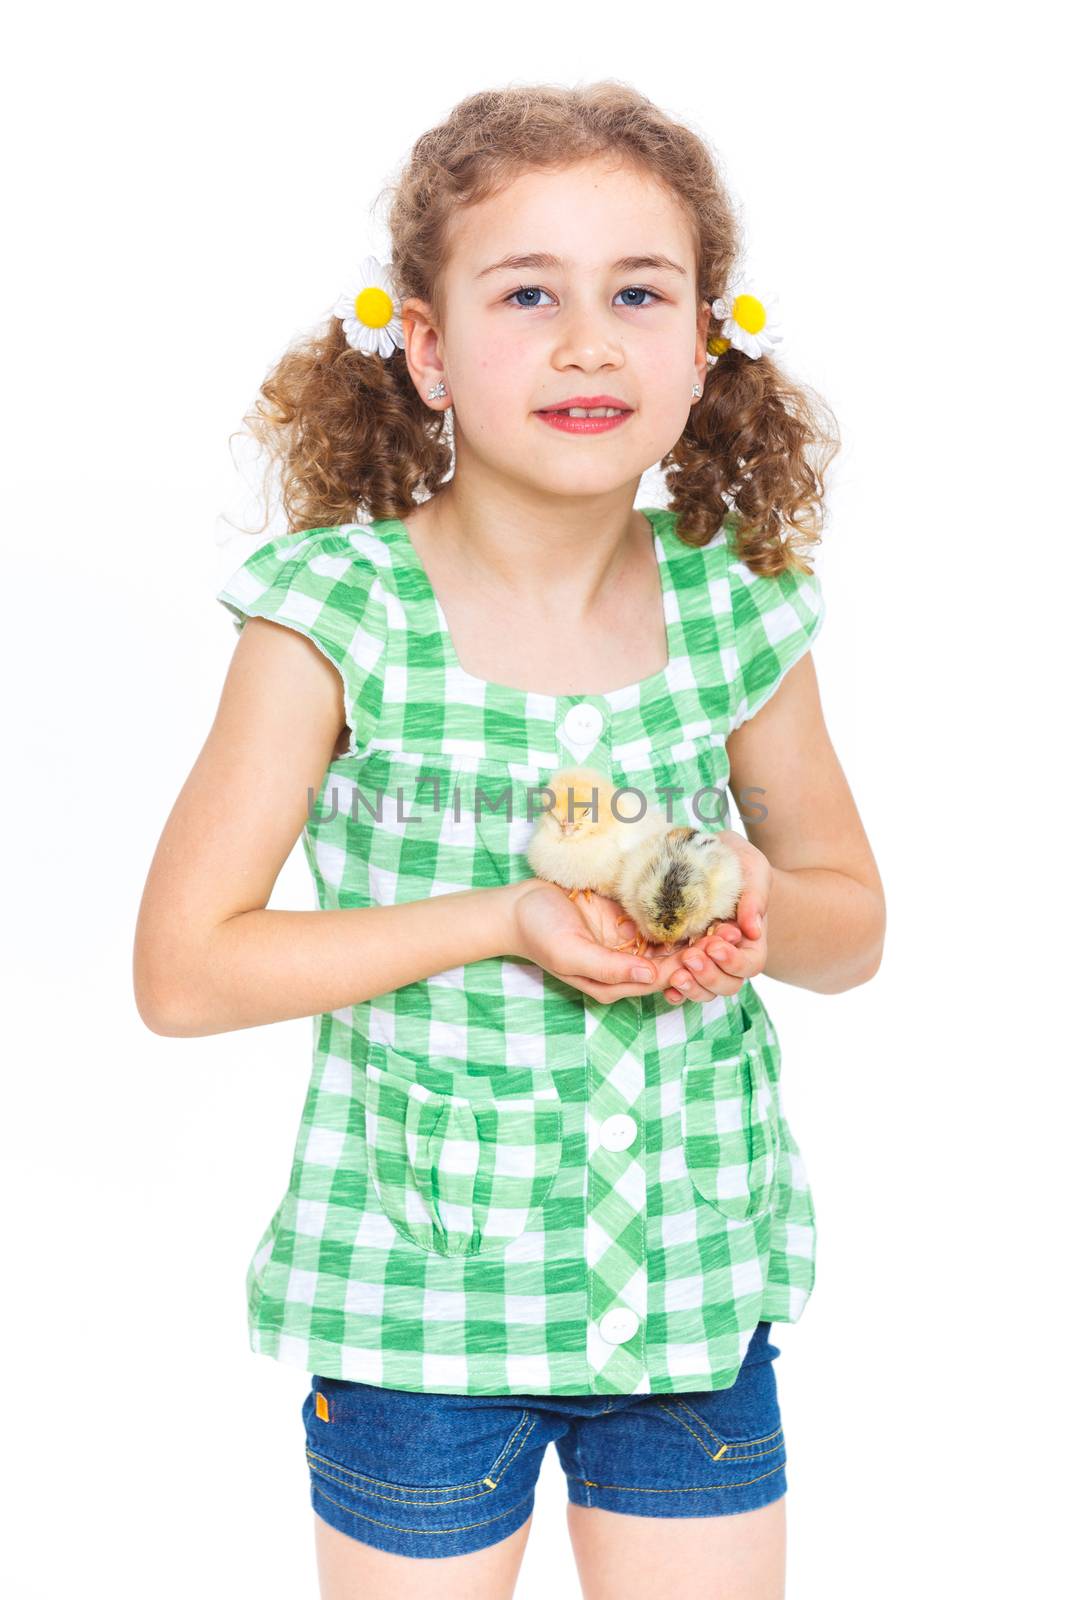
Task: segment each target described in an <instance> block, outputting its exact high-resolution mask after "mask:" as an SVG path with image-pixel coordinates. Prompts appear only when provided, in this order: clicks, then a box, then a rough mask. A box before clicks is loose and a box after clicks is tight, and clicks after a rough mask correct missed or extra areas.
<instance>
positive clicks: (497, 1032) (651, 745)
mask: <svg viewBox="0 0 1067 1600" xmlns="http://www.w3.org/2000/svg"><path fill="white" fill-rule="evenodd" d="M643 514H644V515H645V517H646V518H647V519H648V521H649V523H650V528H651V533H652V537H653V542H654V546H655V551H656V555H657V559H658V562H659V571H660V576H661V587H662V598H663V620H664V625H665V629H666V635H667V643H668V661H667V664H666V666H665V667H664V668H663V669H662V670H661V671H660V672H658V673H655V674H653V675H652V676H651V677H649V678H646V679H643V680H641V681H640V682H637V683H633V684H629V685H626V686H624V687H622V688H619V689H616V690H613V691H611V692H609V693H608V694H587V695H581V694H573V695H564V696H553V695H545V694H536V693H532V692H526V691H521V690H518V689H514V688H510V687H508V686H506V685H501V684H495V683H491V682H487V681H485V680H482V679H478V678H475V677H473V676H472V675H470V674H468V673H467V672H466V671H465V670H464V668H463V667H462V665H461V664H460V662H459V660H458V658H457V656H456V652H455V649H454V646H453V644H452V640H451V638H450V636H449V633H448V629H447V626H446V624H445V619H444V615H443V613H442V611H441V608H440V605H439V604H438V602H437V598H436V596H435V594H434V592H433V590H432V587H431V585H430V583H429V580H428V577H427V575H426V572H425V570H424V568H423V567H422V563H421V561H420V560H419V558H418V556H417V554H416V552H415V550H414V547H413V546H412V544H411V541H410V539H409V538H408V535H407V530H406V528H405V526H404V524H403V523H402V522H401V521H397V520H395V519H379V520H378V521H376V522H373V523H371V524H369V525H362V524H355V523H353V524H349V525H344V526H340V527H334V528H315V529H311V530H309V531H307V532H302V533H293V534H289V535H285V536H283V537H281V538H277V539H273V540H270V541H268V543H266V544H265V545H262V546H260V548H259V549H257V550H256V551H254V552H253V554H252V555H250V556H249V557H248V559H247V560H246V561H245V562H244V563H243V564H242V565H241V566H240V567H239V568H238V570H237V571H236V572H235V573H234V574H233V575H232V577H231V578H230V579H229V580H228V582H227V583H226V585H225V586H224V587H223V589H222V590H221V591H220V592H219V594H218V597H217V598H218V599H219V601H220V602H221V603H222V604H223V605H224V606H226V607H227V609H228V610H229V611H230V612H231V613H232V615H233V618H234V622H235V626H236V627H237V628H238V630H239V629H240V628H242V627H243V625H244V621H245V618H246V617H249V616H261V617H266V618H269V619H271V620H273V621H275V622H281V623H284V624H286V625H288V626H290V627H293V628H295V629H296V630H297V631H298V632H300V633H302V634H304V635H305V636H306V637H307V638H309V639H310V640H312V641H313V643H314V644H315V645H316V646H317V647H318V648H319V649H320V650H321V651H322V652H323V654H324V655H325V656H326V657H327V658H328V659H329V660H330V661H332V662H333V664H334V666H335V667H336V668H337V670H338V672H339V673H340V676H341V679H342V684H343V688H344V704H345V711H346V716H347V719H348V725H349V728H350V729H351V730H352V732H351V739H350V742H349V745H348V748H347V750H346V751H345V752H344V753H343V754H342V755H340V756H339V757H337V758H336V759H335V760H334V761H333V762H332V764H331V765H330V767H329V768H328V770H327V772H326V775H325V777H324V779H323V783H322V786H321V789H320V792H319V794H318V796H317V797H316V799H315V804H314V806H313V808H312V810H311V814H310V816H309V818H308V822H307V826H306V828H305V830H304V833H303V836H302V839H303V845H304V850H305V854H306V858H307V861H308V865H309V867H310V870H311V873H312V876H313V879H314V882H315V886H316V891H317V897H318V903H319V905H320V906H321V907H322V908H324V909H326V908H338V907H361V906H373V905H388V904H394V903H398V902H402V901H408V900H413V899H418V898H425V897H426V896H427V895H431V894H449V893H452V892H454V891H456V890H462V889H469V888H474V887H487V886H491V885H493V884H500V883H507V882H510V881H512V880H514V879H515V878H519V877H526V876H528V874H529V868H528V865H527V863H526V860H525V849H526V845H527V844H528V842H529V838H530V834H531V832H532V829H533V826H534V822H535V819H536V807H537V805H538V803H539V801H538V796H537V793H536V791H537V789H538V786H539V785H540V784H543V783H544V782H545V781H546V780H547V778H548V777H549V776H550V774H551V773H552V771H553V770H555V769H556V768H557V767H558V766H559V765H561V764H562V763H563V762H564V761H567V760H569V759H571V758H572V757H574V758H576V759H579V760H583V761H588V762H590V763H591V764H593V765H597V766H600V767H601V768H602V769H603V770H605V771H608V772H609V773H610V775H611V776H612V778H613V779H614V781H615V782H617V783H620V784H630V785H632V786H633V787H635V788H637V789H639V790H641V791H642V792H644V793H645V794H646V795H647V796H648V798H649V801H650V803H655V804H659V805H661V806H666V805H668V803H670V804H671V805H672V806H673V807H674V816H675V818H676V819H677V820H678V821H686V822H690V823H693V824H695V825H697V826H703V827H707V828H710V829H712V830H714V829H716V828H719V827H722V826H726V825H728V824H729V822H730V814H729V804H728V799H727V793H726V783H727V779H728V776H729V762H728V757H727V753H726V740H727V738H728V736H729V734H730V732H731V731H732V730H733V729H734V728H736V727H737V726H739V725H740V723H741V722H743V721H745V720H746V719H747V718H749V717H751V716H752V715H754V714H755V712H756V711H758V710H759V708H760V706H761V705H763V704H764V702H765V701H766V700H767V699H768V698H769V697H770V695H771V694H773V692H774V690H775V689H776V687H777V686H778V684H779V683H780V681H781V679H782V677H783V676H784V674H785V673H786V672H787V671H788V670H789V668H790V667H792V666H793V665H794V663H795V662H796V661H797V660H798V659H799V658H800V656H801V655H802V654H803V653H804V651H805V650H807V649H808V648H809V646H810V644H811V642H812V640H813V639H814V638H815V637H816V635H817V633H818V631H819V628H820V627H821V624H822V619H823V606H822V596H821V590H820V586H819V583H818V581H817V579H816V578H815V577H809V576H806V575H804V574H794V573H786V574H781V575H779V576H778V577H775V578H762V577H756V576H754V575H753V574H752V573H751V572H749V570H748V568H747V567H745V566H744V564H743V563H742V562H740V561H739V560H738V559H737V553H736V548H735V546H734V543H733V529H732V527H731V526H730V525H729V524H727V525H726V526H724V528H723V529H722V530H721V531H720V533H719V535H718V536H717V538H716V539H714V540H713V541H712V542H711V543H710V544H708V545H706V546H705V547H704V548H702V549H693V548H692V547H690V546H688V545H686V544H685V543H684V542H683V541H682V540H680V539H679V538H678V537H677V534H676V529H675V523H676V518H675V515H674V514H673V513H671V512H667V511H663V510H658V509H654V508H648V509H645V510H644V513H643ZM528 804H530V805H531V806H532V807H533V809H530V810H528V809H527V807H528ZM779 1078H780V1051H779V1045H778V1039H777V1036H776V1033H775V1030H774V1027H773V1025H772V1023H771V1019H770V1017H769V1016H768V1014H767V1011H766V1009H765V1007H764V1006H763V1003H762V1001H761V999H760V997H759V995H758V994H757V992H756V990H755V988H754V986H753V985H752V984H751V983H747V984H745V985H744V986H743V988H742V989H741V991H740V992H739V994H738V995H736V996H732V997H728V998H725V999H717V1000H714V1001H710V1002H708V1003H706V1004H704V1003H697V1002H693V1001H688V1002H686V1003H685V1004H683V1005H682V1006H680V1007H673V1006H671V1004H670V1003H669V1002H668V1001H666V1000H665V999H664V998H663V997H662V996H661V995H652V996H647V997H635V998H633V999H629V1000H624V1001H619V1002H616V1003H615V1004H614V1005H602V1004H600V1003H598V1002H596V1001H594V1000H591V999H589V998H587V997H586V996H584V995H582V994H581V993H580V992H579V991H577V990H575V989H573V988H571V987H569V986H568V985H566V984H563V983H561V982H559V981H557V980H556V979H554V978H553V977H552V976H551V975H550V974H547V973H545V972H543V971H542V969H540V968H539V967H536V966H534V965H533V964H531V963H528V962H524V961H521V960H518V959H513V958H510V957H501V958H497V959H493V960H487V961H480V962H473V963H471V964H469V965H467V966H464V967H461V968H454V969H451V970H449V971H446V972H442V973H438V974H435V975H434V976H433V977H431V978H428V979H426V980H425V981H424V982H420V983H413V984H408V985H406V986H405V987H404V988H402V989H398V990H396V991H394V992H392V993H390V994H385V995H379V996H378V997H376V998H375V999H373V1000H369V1001H365V1002H363V1003H362V1004H359V1005H353V1006H349V1007H344V1008H342V1009H340V1010H338V1011H334V1012H330V1013H326V1014H324V1015H322V1016H318V1017H315V1018H314V1019H313V1050H312V1068H311V1078H310V1082H309V1085H308V1090H307V1096H306V1100H305V1104H304V1109H303V1112H302V1116H301V1121H300V1127H299V1130H298V1134H297V1140H296V1149H295V1152H294V1157H293V1163H292V1168H291V1171H290V1176H289V1183H288V1186H287V1189H286V1192H285V1194H284V1196H283V1197H282V1200H281V1202H280V1204H279V1205H278V1207H277V1209H276V1210H275V1213H274V1215H273V1216H272V1218H271V1220H270V1222H269V1224H268V1225H267V1227H266V1229H265V1230H264V1233H263V1235H262V1237H261V1239H260V1241H259V1243H258V1246H257V1248H256V1250H255V1253H254V1255H253V1258H252V1260H251V1262H250V1264H249V1268H248V1274H247V1291H248V1317H249V1336H250V1342H251V1345H252V1348H253V1349H254V1350H257V1351H261V1352H262V1353H264V1354H267V1355H270V1356H272V1357H274V1358H276V1359H278V1360H281V1361H284V1362H286V1363H289V1364H292V1365H295V1366H299V1367H301V1368H302V1369H304V1370H305V1371H308V1372H314V1373H319V1374H321V1375H322V1376H324V1377H336V1378H346V1379H358V1380H360V1381H362V1382H366V1383H376V1384H382V1385H387V1386H389V1387H395V1388H403V1389H412V1390H420V1391H433V1392H439V1393H458V1394H524V1393H525V1394H636V1393H641V1392H650V1393H671V1392H682V1391H687V1390H689V1391H694V1390H700V1389H715V1388H725V1387H728V1386H729V1385H730V1384H731V1383H732V1382H733V1380H734V1378H735V1377H736V1375H737V1372H738V1369H739V1367H740V1364H741V1361H742V1359H743V1357H744V1353H745V1350H746V1348H747V1345H748V1341H749V1338H750V1336H751V1333H752V1330H753V1329H754V1328H755V1325H756V1323H757V1322H758V1321H759V1320H761V1319H766V1320H769V1321H787V1322H795V1321H797V1320H798V1318H799V1317H800V1315H801V1312H802V1311H803V1308H804V1306H805V1304H806V1302H807V1299H808V1297H809V1295H810V1293H811V1290H812V1287H813V1285H814V1277H815V1217H814V1210H813V1206H812V1200H811V1192H810V1187H809V1184H808V1181H807V1175H806V1173H805V1170H804V1163H803V1160H802V1157H801V1154H800V1151H799V1150H798V1148H797V1146H796V1143H795V1141H794V1140H793V1138H792V1136H791V1134H790V1131H789V1128H788V1125H787V1123H786V1121H785V1118H784V1115H783V1113H782V1100H781V1087H780V1081H779Z"/></svg>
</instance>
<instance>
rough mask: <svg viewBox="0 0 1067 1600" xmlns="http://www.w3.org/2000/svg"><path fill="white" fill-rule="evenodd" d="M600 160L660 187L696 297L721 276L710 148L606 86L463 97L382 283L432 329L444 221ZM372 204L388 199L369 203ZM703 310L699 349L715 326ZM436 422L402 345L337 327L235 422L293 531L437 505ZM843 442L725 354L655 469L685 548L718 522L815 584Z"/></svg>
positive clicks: (774, 376) (421, 169) (764, 367)
mask: <svg viewBox="0 0 1067 1600" xmlns="http://www.w3.org/2000/svg"><path fill="white" fill-rule="evenodd" d="M605 156H609V157H611V158H612V159H613V160H620V161H624V162H628V163H629V164H631V165H632V166H633V167H634V169H635V170H636V171H639V172H641V173H642V174H643V175H647V176H651V177H653V178H656V179H658V180H659V181H660V182H661V183H662V184H663V185H664V186H665V187H666V188H667V189H668V190H670V191H672V192H673V194H674V195H675V196H676V197H677V200H678V202H679V204H680V205H681V206H682V207H683V209H684V210H685V212H686V213H687V215H688V216H689V218H690V219H691V223H692V226H693V229H694V233H695V237H696V239H697V241H698V249H697V256H698V260H697V294H698V299H705V300H707V301H708V302H709V303H710V302H711V301H713V300H714V299H715V298H716V297H717V296H718V295H720V294H722V293H724V291H725V287H726V285H727V284H729V283H730V282H731V281H732V278H733V274H734V268H735V263H736V260H737V256H738V249H739V233H740V230H739V226H738V222H737V219H736V217H735V215H734V212H733V209H732V207H731V204H730V202H729V199H728V196H727V192H726V187H725V184H724V181H723V179H722V177H721V175H720V173H719V170H718V167H717V165H716V163H715V160H714V158H713V156H712V154H711V152H710V151H709V149H708V147H707V146H706V144H705V143H704V141H703V140H702V139H701V138H700V137H699V136H698V135H697V134H696V133H695V132H694V131H692V130H691V129H690V128H688V127H686V126H685V125H684V124H683V123H681V122H678V121H675V120H672V118H670V117H668V116H667V115H666V113H665V112H663V111H662V110H660V108H659V107H657V106H656V105H654V104H653V103H652V102H651V101H650V100H648V99H646V98H645V96H644V95H642V94H640V93H638V91H637V90H636V89H633V88H631V87H629V86H628V85H625V84H621V83H617V82H614V81H602V82H598V83H593V84H589V85H584V86H579V87H575V88H566V87H556V86H552V85H535V86H532V87H516V86H509V87H506V88H502V89H488V90H484V91H481V92H479V93H477V94H472V95H468V96H467V98H466V99H464V100H461V101H460V102H459V103H458V104H457V105H456V106H455V107H454V108H453V110H452V111H451V112H450V113H449V115H448V116H447V117H446V118H445V120H444V121H443V122H441V123H440V124H439V125H438V126H437V127H434V128H431V129H429V130H428V131H427V132H426V133H423V134H422V135H421V136H420V137H419V139H418V140H417V141H416V142H415V144H414V146H413V147H412V149H411V152H410V155H409V157H408V159H407V162H406V164H405V165H404V167H403V169H402V171H401V173H400V176H399V180H398V182H397V183H396V184H394V185H391V186H390V187H388V188H387V189H385V190H383V191H382V192H381V193H382V195H388V196H390V197H391V205H390V210H389V219H388V230H389V236H390V242H391V250H390V273H391V276H392V279H393V285H394V288H395V290H396V293H397V296H398V299H399V300H400V301H402V300H404V299H407V298H408V297H416V298H419V299H422V300H424V301H426V302H427V303H428V304H429V306H430V307H431V309H432V311H433V314H434V318H435V320H436V321H437V322H438V325H441V324H442V323H443V320H444V319H443V317H442V315H441V313H442V310H443V307H442V304H441V297H440V284H441V282H442V273H443V268H444V266H445V263H446V257H447V248H448V225H449V221H450V219H451V218H452V217H453V216H454V214H455V212H456V210H457V208H459V207H461V206H465V205H474V204H477V203H478V202H479V201H482V200H485V199H487V198H489V197H490V196H491V195H493V194H495V193H497V192H499V191H500V190H501V189H503V188H504V187H506V185H507V184H508V182H509V181H510V180H512V179H514V178H515V177H517V176H519V175H520V174H521V173H522V172H524V171H529V170H542V171H551V170H557V171H558V170H559V169H560V168H562V167H566V166H568V165H571V164H574V163H576V162H580V161H586V160H591V159H596V158H599V157H605ZM379 198H381V196H379ZM721 327H722V323H721V322H720V321H718V320H717V319H716V318H715V317H714V315H713V316H712V319H711V323H710V326H709V338H712V337H714V336H715V334H716V333H718V332H720V331H721ZM446 415H447V414H446V413H445V412H441V411H435V410H432V409H431V408H430V407H428V406H427V405H426V404H425V402H424V401H423V399H422V397H421V395H420V394H419V392H418V390H417V389H416V387H415V385H414V383H413V382H412V379H411V375H410V373H409V372H408V367H407V361H406V358H405V355H404V352H403V351H402V350H397V351H394V352H393V354H392V355H391V356H389V357H388V358H387V359H382V358H380V357H378V356H366V355H363V354H361V353H360V352H358V351H356V350H353V349H352V348H351V347H350V346H349V344H348V342H347V341H346V339H345V335H344V332H343V330H342V327H341V322H340V320H339V319H338V318H336V317H331V318H330V320H329V322H328V323H327V324H326V325H325V327H323V328H319V329H317V330H316V331H314V332H313V333H311V334H310V335H308V336H307V337H305V338H303V339H300V340H297V341H296V342H295V343H294V344H292V345H291V346H290V347H289V349H288V350H287V351H286V352H285V354H284V355H283V356H282V357H281V359H280V360H279V361H278V362H277V364H276V365H275V366H274V367H273V369H272V370H271V371H270V372H269V374H268V376H267V377H266V379H265V380H264V382H263V384H262V386H261V388H260V391H259V394H258V396H257V399H256V401H255V404H254V407H253V409H252V410H251V411H250V412H249V414H248V415H246V416H245V417H244V419H243V421H244V423H245V424H246V425H247V428H248V431H249V433H251V434H252V436H253V437H254V438H255V439H256V440H257V442H258V443H259V444H260V446H261V447H262V448H263V449H264V450H265V452H266V454H267V456H268V458H269V460H270V462H271V464H272V467H273V468H274V469H275V472H276V477H277V481H278V483H279V486H280V494H281V501H282V507H283V510H284V513H285V517H286V519H287V522H288V524H289V526H290V528H292V529H294V530H302V529H305V528H317V527H332V526H334V525H337V524H341V523H345V522H354V521H364V520H369V519H374V518H385V517H399V518H403V517H404V516H405V514H406V513H407V512H408V511H410V510H412V509H413V508H414V507H415V506H416V505H418V504H419V503H420V502H421V501H422V500H424V499H426V498H428V497H430V496H432V495H434V494H435V493H436V492H437V490H438V489H439V488H440V487H441V485H442V484H443V482H444V481H445V480H446V478H447V477H448V476H449V474H450V472H451V471H452V467H453V451H452V446H451V443H450V439H449V429H448V424H447V421H446ZM839 447H840V438H839V436H838V433H837V429H836V423H835V419H834V417H833V414H832V413H831V412H830V411H829V409H828V408H827V407H826V406H825V404H824V403H823V402H822V401H821V400H820V399H819V397H818V396H817V395H815V394H814V393H813V392H812V391H811V390H809V389H807V388H805V387H802V386H801V385H799V384H797V383H794V382H792V381H790V380H789V379H788V378H787V377H786V375H785V374H784V373H783V371H782V369H781V368H780V367H779V366H778V364H777V362H776V361H775V360H773V359H772V357H771V356H770V355H769V354H767V353H764V354H763V355H762V356H761V357H760V358H759V359H758V360H751V359H750V358H749V357H748V356H746V355H744V354H743V353H742V352H741V351H739V350H735V349H729V350H727V351H726V353H725V354H724V355H722V356H720V358H719V360H718V362H717V363H716V364H715V365H714V366H713V367H711V368H709V371H708V376H707V381H706V383H705V386H704V394H703V397H702V399H701V400H700V401H699V402H698V403H697V404H696V405H694V406H693V407H692V408H691V410H690V413H689V418H688V421H687V423H686V426H685V430H684V432H683V433H682V435H681V438H680V439H679V440H678V441H677V443H676V444H675V445H674V447H673V448H672V449H671V450H670V451H669V452H668V454H667V455H666V456H665V457H664V458H663V460H662V461H661V463H660V465H661V467H662V468H663V470H664V478H665V482H666V486H667V489H668V492H669V495H670V500H669V509H670V510H671V511H674V512H677V513H678V520H677V524H676V529H677V533H678V537H679V538H680V539H682V540H683V541H684V542H686V543H687V544H690V545H693V546H695V547H700V546H703V545H705V544H707V543H708V541H709V540H710V539H712V538H713V537H714V536H715V534H716V533H717V532H718V530H719V528H720V527H721V526H722V524H723V522H724V520H725V519H727V518H729V519H730V522H731V525H732V528H733V533H734V540H735V544H736V547H737V551H738V554H739V555H740V557H741V558H742V559H743V560H744V561H745V562H746V564H747V565H748V566H749V568H750V569H751V570H752V571H753V572H754V573H757V574H761V575H765V576H772V575H773V574H775V573H777V572H781V571H783V570H787V569H794V570H795V569H797V568H800V569H801V570H804V571H809V570H810V567H808V566H807V565H806V559H807V557H808V555H809V553H810V549H811V548H812V547H813V546H814V544H816V543H817V542H818V540H819V536H820V530H821V527H822V522H823V496H824V493H825V486H824V473H825V471H826V468H827V466H828V465H829V462H830V461H831V460H832V458H833V456H834V455H835V454H836V452H837V450H838V448H839Z"/></svg>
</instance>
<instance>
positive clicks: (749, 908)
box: [737, 889, 764, 939]
mask: <svg viewBox="0 0 1067 1600" xmlns="http://www.w3.org/2000/svg"><path fill="white" fill-rule="evenodd" d="M763 912H764V906H763V905H762V903H761V901H760V899H759V897H758V896H757V894H756V893H755V891H754V890H752V889H746V890H745V891H744V893H743V894H742V896H741V898H740V900H739V901H738V902H737V922H738V925H739V926H740V928H741V931H742V933H743V934H744V935H745V938H746V939H758V938H759V936H760V934H761V932H762V931H763Z"/></svg>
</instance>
